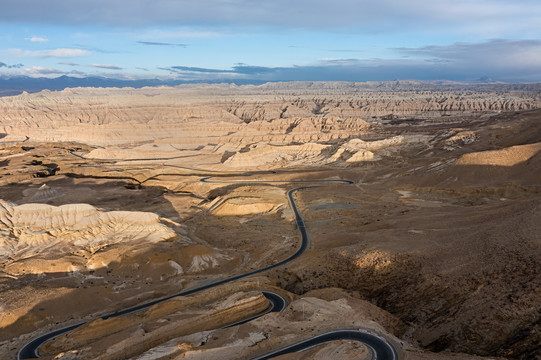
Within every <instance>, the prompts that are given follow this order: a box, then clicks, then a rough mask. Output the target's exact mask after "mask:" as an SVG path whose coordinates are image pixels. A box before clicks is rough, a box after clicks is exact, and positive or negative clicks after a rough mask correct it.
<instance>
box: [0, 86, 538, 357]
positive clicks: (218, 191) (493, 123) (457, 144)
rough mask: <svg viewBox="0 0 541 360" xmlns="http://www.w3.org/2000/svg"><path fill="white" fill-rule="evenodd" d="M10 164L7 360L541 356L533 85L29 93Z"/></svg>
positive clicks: (0, 161)
mask: <svg viewBox="0 0 541 360" xmlns="http://www.w3.org/2000/svg"><path fill="white" fill-rule="evenodd" d="M0 156H1V157H0V165H1V167H0V289H1V291H0V358H1V359H13V358H25V353H24V352H19V350H20V349H21V348H24V347H25V345H28V344H29V342H30V341H31V340H32V339H34V338H36V337H38V336H39V335H41V334H44V333H47V332H48V331H51V330H54V329H58V328H62V327H65V326H69V325H75V324H79V323H81V322H85V324H83V325H81V326H79V327H77V328H76V329H75V330H72V331H69V332H66V333H64V334H62V335H60V336H58V337H55V338H53V339H51V340H48V341H44V343H43V344H41V345H40V347H39V349H38V352H39V354H40V356H41V357H42V358H43V359H66V360H67V359H213V358H216V359H218V358H219V359H253V358H257V357H258V356H263V355H264V354H268V353H271V352H272V351H274V350H277V349H279V348H281V347H283V346H285V345H288V344H293V343H295V342H297V341H300V340H304V339H307V338H311V337H314V336H317V335H319V334H322V333H325V332H327V331H331V330H335V329H350V330H355V331H358V330H360V332H361V333H363V334H369V335H370V336H372V337H374V338H378V339H383V340H382V341H384V343H385V344H388V345H389V346H390V347H391V348H392V349H393V351H394V352H395V353H396V356H397V358H399V359H440V360H446V359H483V358H486V359H488V358H490V359H494V358H508V359H540V358H541V350H540V349H541V325H540V318H539V314H540V313H541V293H540V291H539V289H541V277H540V275H539V269H540V268H541V251H540V250H541V238H540V234H541V223H540V222H539V219H540V218H541V205H540V204H541V183H540V181H539V179H541V85H539V84H477V85H475V84H474V85H472V84H469V85H468V84H459V83H426V82H425V83H422V82H413V81H397V82H374V83H270V84H264V85H261V86H253V85H250V86H235V85H229V84H217V85H184V86H178V87H156V88H153V87H147V88H141V89H132V88H112V89H105V88H71V89H65V90H63V91H57V92H51V91H43V92H39V93H35V94H26V93H24V94H21V95H18V96H11V97H1V98H0ZM292 190H293V192H292ZM259 270H264V271H261V272H258V271H259ZM251 273H253V274H252V275H250V276H241V275H242V274H251ZM230 279H231V281H229V280H230ZM217 283H219V285H216V286H214V285H213V284H217ZM200 288H201V289H200ZM193 289H200V290H199V291H194V292H193V293H190V294H184V292H190V291H191V290H193ZM269 293H273V294H275V295H276V296H278V297H281V298H283V299H284V301H285V303H284V306H285V308H284V309H280V308H279V306H277V305H276V306H275V308H274V309H273V312H269V313H266V311H267V309H269V301H271V302H272V301H274V300H269V298H270V297H271V295H269ZM175 294H181V296H174V297H172V298H169V299H167V300H163V301H160V302H156V303H155V304H154V303H153V305H152V306H150V307H146V308H142V309H140V310H139V311H134V312H130V313H127V314H125V315H123V316H117V317H108V318H107V317H106V318H100V317H102V316H104V315H108V314H111V313H114V312H116V311H122V310H124V309H127V308H130V307H132V306H136V305H140V304H144V303H149V302H151V301H153V300H156V299H161V298H164V297H169V296H171V295H175ZM262 313H264V315H262V316H259V315H261V314H262ZM258 316H259V317H258ZM252 317H255V319H253V320H251V321H247V322H243V321H245V320H248V319H250V318H252ZM239 322H243V323H242V324H237V323H239ZM230 325H234V326H230ZM372 352H373V350H370V347H369V346H368V345H367V344H366V343H363V342H358V341H353V340H344V339H342V340H334V341H330V342H326V343H325V344H323V345H320V346H316V347H313V348H310V349H309V350H306V351H304V352H301V353H293V354H285V355H280V357H278V358H280V359H293V358H295V359H298V358H302V359H329V358H353V357H355V358H360V359H370V358H372V356H373V354H372Z"/></svg>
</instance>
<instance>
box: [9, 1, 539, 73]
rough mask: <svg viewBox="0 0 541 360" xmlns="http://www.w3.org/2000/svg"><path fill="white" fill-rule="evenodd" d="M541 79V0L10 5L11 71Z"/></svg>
mask: <svg viewBox="0 0 541 360" xmlns="http://www.w3.org/2000/svg"><path fill="white" fill-rule="evenodd" d="M2 75H4V76H15V75H26V76H32V77H58V76H62V75H68V76H73V77H85V76H101V77H108V78H115V79H126V80H129V79H177V80H187V81H191V80H198V81H199V80H202V81H215V80H220V79H229V80H233V81H234V80H258V81H291V80H301V81H305V80H306V81H374V80H381V81H383V80H396V79H416V80H455V81H475V80H477V79H480V78H491V79H494V80H499V81H523V82H533V81H541V1H539V0H453V1H448V0H408V1H405V0H376V1H365V0H287V1H286V0H272V1H262V0H198V1H194V0H47V1H43V0H16V1H15V0H0V76H2Z"/></svg>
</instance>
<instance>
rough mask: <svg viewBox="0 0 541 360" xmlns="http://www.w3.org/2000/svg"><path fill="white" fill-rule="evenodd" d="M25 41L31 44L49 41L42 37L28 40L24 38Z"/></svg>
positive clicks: (33, 37)
mask: <svg viewBox="0 0 541 360" xmlns="http://www.w3.org/2000/svg"><path fill="white" fill-rule="evenodd" d="M26 40H28V41H32V42H47V41H49V39H46V38H44V37H39V36H32V37H30V38H26Z"/></svg>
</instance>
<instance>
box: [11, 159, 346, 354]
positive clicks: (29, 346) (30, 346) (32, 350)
mask: <svg viewBox="0 0 541 360" xmlns="http://www.w3.org/2000/svg"><path fill="white" fill-rule="evenodd" d="M79 157H81V156H79ZM192 170H195V169H192ZM197 170H199V169H197ZM262 173H275V172H274V171H256V172H249V173H246V174H240V175H238V174H236V175H235V176H252V175H255V174H262ZM211 178H212V177H210V176H209V177H205V178H202V179H200V181H201V182H220V183H234V182H252V183H255V182H259V183H261V182H263V183H268V182H276V183H278V182H279V183H289V182H290V181H264V180H258V181H229V182H228V181H218V180H210V179H211ZM294 182H322V183H323V182H340V183H346V184H353V182H352V181H349V180H297V181H294ZM320 186H321V185H320ZM314 187H319V186H303V187H299V188H295V189H292V190H290V191H289V192H288V194H287V195H288V198H289V202H290V205H291V208H292V209H293V212H294V214H295V222H296V224H297V228H298V229H299V232H300V233H301V240H302V241H301V246H300V247H299V249H298V250H297V251H296V252H295V253H294V254H293V255H291V256H290V257H288V258H286V259H284V260H282V261H280V262H278V263H275V264H272V265H269V266H266V267H264V268H261V269H257V270H253V271H250V272H247V273H244V274H239V275H235V276H232V277H229V278H226V279H223V280H219V281H215V282H213V283H210V284H207V285H204V286H200V287H197V288H193V289H190V290H186V291H182V292H179V293H176V294H173V295H168V296H165V297H162V298H159V299H155V300H152V301H149V302H146V303H143V304H140V305H136V306H132V307H129V308H126V309H123V310H120V311H117V312H115V313H112V314H108V315H105V316H102V317H101V319H103V320H105V319H108V318H111V317H117V316H122V315H126V314H129V313H132V312H135V311H138V310H142V309H145V308H148V307H150V306H152V305H155V304H158V303H160V302H162V301H165V300H169V299H171V298H174V297H177V296H187V295H191V294H195V293H197V292H200V291H203V290H207V289H210V288H213V287H216V286H219V285H223V284H226V283H228V282H231V281H235V280H239V279H243V278H246V277H249V276H252V275H256V274H259V273H262V272H265V271H267V270H270V269H274V268H276V267H279V266H282V265H284V264H287V263H288V262H290V261H292V260H295V259H296V258H298V257H299V256H300V255H301V254H302V253H304V252H305V251H306V249H307V248H308V234H307V233H306V228H305V225H304V220H303V218H302V217H301V214H300V212H299V210H298V209H297V206H296V204H295V200H294V199H293V194H294V193H295V192H296V191H299V190H303V189H309V188H314ZM264 294H265V292H264ZM269 294H271V293H270V292H266V294H265V296H266V297H267V298H268V299H269V301H270V302H271V304H272V305H271V306H274V303H273V301H277V300H276V298H275V297H272V299H270V298H269V297H271V296H270V295H269ZM275 295H276V294H275ZM277 296H278V295H277ZM282 300H283V298H282ZM278 301H279V300H278ZM285 306H286V304H285V303H283V305H282V307H281V309H283V308H285ZM266 313H268V311H266V312H265V313H263V314H261V315H260V316H262V315H264V314H266ZM256 317H257V316H256ZM254 318H255V317H252V318H251V319H247V321H249V320H253V319H254ZM88 321H90V320H88ZM88 321H84V322H80V323H77V324H73V325H70V326H67V327H63V328H60V329H56V330H53V331H50V332H48V333H46V334H43V335H41V336H38V337H36V338H34V339H32V340H30V341H29V342H27V343H26V344H24V345H23V346H22V347H21V348H20V349H19V351H18V353H17V359H18V360H23V359H36V358H38V357H39V349H40V347H41V346H42V345H43V344H44V343H45V342H46V341H48V340H50V339H52V338H55V337H57V336H59V335H62V334H65V333H67V332H70V331H71V330H73V329H75V328H77V327H79V326H81V325H83V324H85V323H87V322H88Z"/></svg>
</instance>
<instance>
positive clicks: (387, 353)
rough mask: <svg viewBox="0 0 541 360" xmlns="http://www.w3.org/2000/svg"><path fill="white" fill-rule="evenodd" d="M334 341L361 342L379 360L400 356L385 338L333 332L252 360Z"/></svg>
mask: <svg viewBox="0 0 541 360" xmlns="http://www.w3.org/2000/svg"><path fill="white" fill-rule="evenodd" d="M334 340H354V341H360V342H362V343H363V344H364V345H366V346H368V347H369V348H370V350H372V354H373V358H374V359H377V360H396V359H398V355H397V353H396V351H395V349H394V348H393V347H392V345H391V344H389V342H387V340H385V338H383V337H381V336H379V335H377V334H374V333H370V332H368V331H365V330H349V329H345V330H333V331H329V332H326V333H324V334H320V335H317V336H314V337H311V338H309V339H306V340H302V341H299V342H297V343H295V344H291V345H289V346H286V347H283V348H281V349H278V350H275V351H273V352H270V353H267V354H265V355H261V356H258V357H256V358H253V359H252V360H266V359H271V358H273V357H276V356H280V355H284V354H289V353H292V352H299V351H303V350H307V349H310V348H313V347H315V346H318V345H322V344H325V343H328V342H331V341H334Z"/></svg>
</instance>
